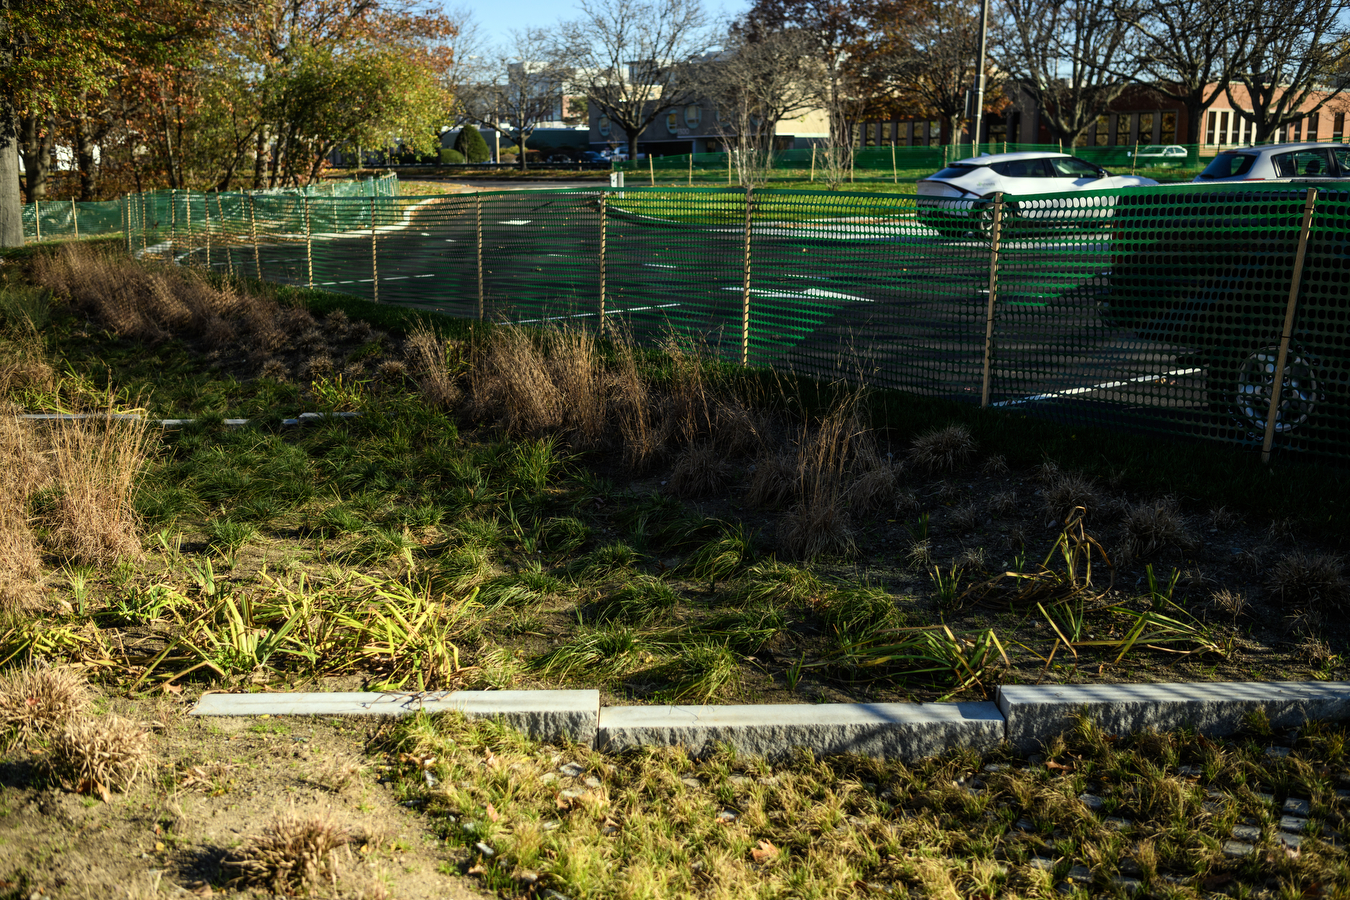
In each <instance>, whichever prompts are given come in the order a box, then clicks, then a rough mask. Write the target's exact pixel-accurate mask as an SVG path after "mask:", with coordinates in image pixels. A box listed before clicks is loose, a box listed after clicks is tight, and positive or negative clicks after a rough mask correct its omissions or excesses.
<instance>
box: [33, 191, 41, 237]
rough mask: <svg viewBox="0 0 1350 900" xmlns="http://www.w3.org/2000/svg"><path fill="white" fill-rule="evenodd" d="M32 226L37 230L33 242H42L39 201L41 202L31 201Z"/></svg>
mask: <svg viewBox="0 0 1350 900" xmlns="http://www.w3.org/2000/svg"><path fill="white" fill-rule="evenodd" d="M33 225H34V227H35V228H36V229H37V237H36V238H35V240H37V241H39V242H40V241H41V240H42V201H41V200H34V201H33Z"/></svg>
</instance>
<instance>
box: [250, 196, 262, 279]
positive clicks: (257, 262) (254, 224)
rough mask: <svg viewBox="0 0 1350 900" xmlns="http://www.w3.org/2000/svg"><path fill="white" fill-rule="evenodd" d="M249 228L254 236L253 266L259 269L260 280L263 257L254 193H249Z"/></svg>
mask: <svg viewBox="0 0 1350 900" xmlns="http://www.w3.org/2000/svg"><path fill="white" fill-rule="evenodd" d="M248 230H249V234H250V235H252V237H253V268H254V269H255V270H257V273H258V280H259V281H262V257H261V256H260V255H259V254H258V210H257V208H256V207H255V206H254V200H253V194H252V193H250V194H249V195H248Z"/></svg>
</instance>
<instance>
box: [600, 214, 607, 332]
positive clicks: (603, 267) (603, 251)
mask: <svg viewBox="0 0 1350 900" xmlns="http://www.w3.org/2000/svg"><path fill="white" fill-rule="evenodd" d="M608 202H609V195H608V194H605V193H601V194H600V330H601V331H604V330H605V291H606V290H607V288H608V285H607V284H606V283H605V282H606V280H607V278H608V276H609V272H608V265H609V258H608V250H609V248H608V244H607V241H606V240H605V231H606V229H605V216H606V207H607V206H608Z"/></svg>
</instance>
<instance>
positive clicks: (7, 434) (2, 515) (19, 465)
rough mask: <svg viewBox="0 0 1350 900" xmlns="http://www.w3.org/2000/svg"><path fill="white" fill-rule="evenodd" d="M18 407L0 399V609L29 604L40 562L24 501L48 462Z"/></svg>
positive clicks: (45, 475)
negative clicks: (38, 449)
mask: <svg viewBox="0 0 1350 900" xmlns="http://www.w3.org/2000/svg"><path fill="white" fill-rule="evenodd" d="M17 413H18V408H17V407H14V406H12V405H10V404H8V403H4V402H0V471H3V472H4V477H3V478H0V609H16V608H20V607H24V606H28V605H30V604H31V603H32V601H33V599H34V596H35V593H34V588H33V579H35V578H36V577H37V575H38V572H39V566H40V564H41V562H42V560H41V556H40V554H39V552H38V544H37V539H36V538H35V537H34V535H33V530H32V528H31V527H30V524H31V523H30V521H29V514H28V501H29V500H30V499H31V497H32V495H33V493H34V492H35V491H36V490H37V489H38V488H39V487H40V486H41V485H42V484H44V483H45V482H46V481H47V480H48V478H49V477H50V475H49V471H48V470H49V465H48V461H47V459H46V458H44V457H43V456H41V455H40V454H39V453H38V452H37V450H36V448H35V447H34V446H33V444H32V441H31V438H30V435H29V430H28V429H29V426H28V425H26V424H25V423H23V422H21V421H19V420H18V419H16V418H15V415H16V414H17Z"/></svg>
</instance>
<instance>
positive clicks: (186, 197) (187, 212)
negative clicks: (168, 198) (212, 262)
mask: <svg viewBox="0 0 1350 900" xmlns="http://www.w3.org/2000/svg"><path fill="white" fill-rule="evenodd" d="M183 213H184V216H185V218H186V222H187V245H188V265H192V246H193V240H192V192H191V191H184V192H183Z"/></svg>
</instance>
